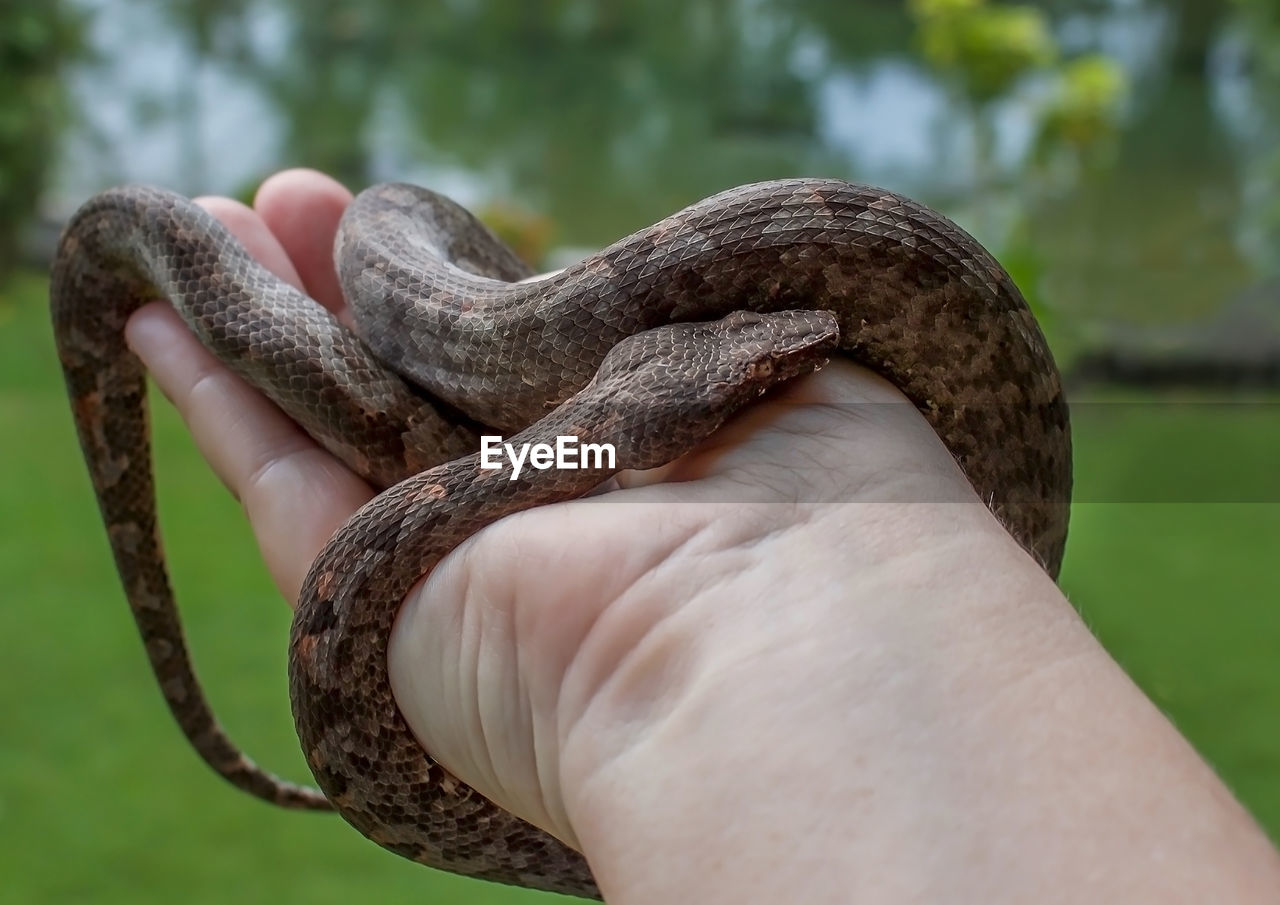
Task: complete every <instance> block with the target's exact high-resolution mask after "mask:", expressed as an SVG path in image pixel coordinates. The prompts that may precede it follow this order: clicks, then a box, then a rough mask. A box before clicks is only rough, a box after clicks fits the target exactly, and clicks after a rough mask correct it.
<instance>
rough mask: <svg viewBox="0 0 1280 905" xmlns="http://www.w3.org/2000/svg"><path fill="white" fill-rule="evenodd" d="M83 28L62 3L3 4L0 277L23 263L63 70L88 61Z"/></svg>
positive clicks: (60, 100) (61, 100)
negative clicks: (70, 64) (25, 232)
mask: <svg viewBox="0 0 1280 905" xmlns="http://www.w3.org/2000/svg"><path fill="white" fill-rule="evenodd" d="M83 52H84V43H83V40H82V31H81V22H80V19H79V17H77V16H75V15H74V14H72V13H70V12H68V11H67V8H66V4H65V3H60V2H56V0H5V6H4V9H3V12H2V13H0V277H3V276H4V275H5V274H7V273H8V272H9V271H10V270H11V269H12V268H13V267H14V266H15V265H16V264H17V262H18V259H19V255H20V244H21V241H22V231H23V230H24V229H25V228H26V227H27V225H28V224H29V223H30V222H31V220H32V218H33V216H34V215H35V213H36V205H37V203H38V202H39V199H40V195H41V192H42V191H43V189H44V186H45V182H46V180H47V179H48V177H49V173H50V167H51V166H52V164H53V162H54V160H55V154H54V149H55V147H56V141H57V138H58V134H59V132H60V130H61V128H62V126H63V125H64V124H65V122H66V120H67V99H66V88H65V84H64V82H63V80H62V78H61V73H62V69H63V67H64V65H65V64H66V63H67V62H68V61H69V60H70V59H71V58H74V57H77V56H80V55H82V54H83Z"/></svg>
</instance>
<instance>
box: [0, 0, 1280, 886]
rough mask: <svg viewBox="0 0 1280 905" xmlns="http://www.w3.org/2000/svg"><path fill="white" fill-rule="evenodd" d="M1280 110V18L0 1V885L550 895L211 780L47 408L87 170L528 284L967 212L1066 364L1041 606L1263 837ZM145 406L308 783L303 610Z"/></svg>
mask: <svg viewBox="0 0 1280 905" xmlns="http://www.w3.org/2000/svg"><path fill="white" fill-rule="evenodd" d="M1278 88H1280V0H1075V2H1072V0H1039V2H1022V3H1014V2H1001V3H996V2H994V0H993V2H984V0H918V2H908V3H899V2H890V0H612V2H608V3H598V2H592V0H538V2H534V0H510V2H497V0H494V2H481V0H447V2H446V0H441V2H424V3H405V2H391V0H361V2H359V3H357V2H353V0H317V2H309V3H305V4H304V3H302V2H296V0H177V2H161V0H60V2H55V0H5V3H4V4H3V6H0V437H3V439H2V440H0V444H2V446H0V449H3V451H4V452H3V454H4V460H3V461H4V463H5V465H6V468H5V470H4V472H3V473H2V474H0V588H3V589H4V590H3V594H4V597H5V598H6V599H7V600H8V601H9V602H8V604H7V605H5V606H4V607H2V608H0V638H3V639H4V654H3V658H2V659H0V721H2V722H0V726H2V727H3V728H0V877H4V878H5V879H4V880H3V881H2V882H0V901H4V902H8V901H13V902H42V903H43V902H111V901H117V900H118V901H128V902H138V903H145V902H171V901H175V900H181V901H186V902H190V903H197V902H226V901H240V902H245V903H249V902H276V901H281V900H286V899H287V900H296V901H307V902H314V903H329V902H332V903H349V902H352V901H415V902H423V901H427V902H436V901H439V902H467V903H498V902H504V903H505V902H509V903H515V902H528V903H532V902H535V901H545V902H550V901H553V899H552V898H551V897H549V896H541V895H538V894H533V893H527V892H523V891H516V890H507V889H503V888H499V887H493V886H489V885H486V884H481V883H477V882H473V881H468V880H461V879H458V878H453V877H449V876H445V875H442V874H437V873H435V872H430V871H426V870H424V869H421V868H418V867H416V866H414V865H410V864H408V863H406V862H402V861H400V860H399V859H397V858H395V857H393V856H391V855H387V854H385V853H383V852H381V851H379V850H377V849H376V848H374V847H373V846H372V845H371V844H369V843H366V842H365V841H364V840H362V839H361V838H359V837H358V836H357V835H356V834H355V833H354V832H353V831H350V830H349V829H348V828H347V827H346V826H345V824H342V823H341V822H340V821H339V820H337V819H336V818H333V817H327V816H318V815H300V814H288V813H283V812H277V811H274V810H272V809H270V808H268V807H266V806H264V805H261V804H258V803H257V802H255V801H252V800H250V799H248V798H246V797H244V796H242V795H241V794H239V793H236V792H233V791H232V790H230V789H229V788H228V787H225V786H224V785H223V784H222V782H221V781H220V780H218V779H216V778H215V777H214V776H213V775H212V774H210V773H209V772H208V771H207V770H206V768H205V767H204V766H203V765H202V764H200V763H199V762H198V761H197V760H196V758H195V756H194V755H193V754H192V753H191V752H190V751H189V750H188V749H187V746H186V743H185V742H184V741H183V740H182V739H181V737H180V735H179V733H178V731H177V729H176V728H175V727H174V726H173V724H172V723H171V721H170V719H169V717H168V715H167V713H166V712H165V710H164V708H163V705H162V703H161V700H160V697H159V695H158V694H157V693H156V691H155V689H154V687H153V682H152V679H151V677H150V674H149V672H148V671H147V669H146V665H145V663H144V659H143V655H142V651H141V648H140V645H139V643H138V641H137V639H136V637H135V633H134V629H133V625H132V622H131V620H130V618H129V616H128V613H127V610H126V608H125V605H124V602H123V598H122V596H121V594H120V591H119V589H118V585H117V581H116V577H115V574H114V572H113V570H112V567H111V565H110V562H109V557H108V553H107V547H106V543H105V540H104V538H103V537H102V529H101V527H100V525H99V523H98V520H97V514H96V510H95V507H94V503H93V499H92V495H91V492H90V489H89V485H88V481H87V479H86V477H85V475H84V473H83V467H82V464H81V462H80V459H79V453H78V450H77V448H76V444H75V440H74V436H73V433H72V429H71V423H70V419H69V417H68V413H67V405H66V402H65V399H64V398H63V391H62V387H61V382H60V376H59V373H58V370H57V364H56V358H55V356H54V353H53V347H52V340H51V336H50V330H49V327H48V317H47V313H46V311H47V301H46V296H45V293H46V277H45V273H46V270H47V266H48V261H49V257H50V255H51V253H52V249H53V245H54V242H55V241H56V236H57V231H58V229H59V227H60V224H61V223H62V222H63V221H64V220H65V219H66V217H67V216H68V215H69V214H70V213H71V212H72V211H73V210H74V209H75V207H76V206H77V205H78V204H79V203H80V202H82V201H83V200H85V199H86V198H87V197H88V196H89V195H91V194H93V193H94V192H96V191H98V190H100V189H103V188H105V187H107V186H109V185H112V184H115V183H118V182H122V181H130V180H132V181H141V182H149V183H156V184H160V185H164V186H168V187H170V188H174V189H177V190H179V191H182V192H184V193H188V194H197V193H210V192H214V193H224V194H231V195H235V196H238V197H241V198H245V199H248V198H250V197H251V196H252V193H253V191H254V189H255V187H256V185H257V184H258V183H259V181H260V180H261V179H262V178H263V177H265V176H266V175H268V174H270V173H271V172H273V171H275V170H277V169H279V168H282V167H286V166H313V167H317V168H320V169H324V170H327V171H329V172H331V173H333V174H334V175H336V176H337V177H338V178H340V179H341V180H343V181H344V182H345V183H346V184H347V185H349V186H350V187H351V188H353V189H358V188H360V187H362V186H364V185H366V184H368V183H370V182H374V181H380V180H387V179H397V180H408V181H413V182H419V183H422V184H424V185H428V186H431V187H434V188H436V189H438V190H441V191H444V192H446V193H448V194H451V195H453V196H454V197H456V198H457V199H458V200H460V201H462V202H464V203H466V204H468V205H471V206H473V207H474V208H475V209H476V210H477V211H478V212H480V213H481V214H482V216H483V217H484V219H486V220H487V221H488V222H489V223H490V224H491V225H493V226H494V227H495V228H496V229H497V230H499V232H501V233H502V234H503V235H505V236H506V237H507V238H508V239H510V240H511V241H512V242H513V243H514V244H515V245H516V246H517V248H518V249H519V250H520V251H521V253H522V254H523V255H524V256H525V257H526V258H527V259H529V260H530V261H531V262H533V263H535V264H538V265H540V266H543V267H552V266H560V265H563V264H564V263H566V262H568V261H572V260H573V259H575V257H579V256H581V255H583V254H585V253H586V252H587V251H589V250H591V249H594V248H597V247H599V246H601V245H603V244H606V243H608V242H609V241H612V240H613V239H616V238H618V237H620V236H622V235H624V234H626V233H628V232H630V231H632V230H634V229H636V228H639V227H641V226H644V225H647V224H649V223H651V222H653V221H655V220H657V219H658V218H660V217H662V216H665V215H666V214H669V213H671V212H673V211H674V210H676V209H677V208H680V207H682V206H684V205H686V204H689V203H691V202H693V201H695V200H697V199H699V198H701V197H703V196H705V195H708V194H711V193H712V192H715V191H717V190H720V189H723V188H726V187H728V186H731V185H734V184H738V183H743V182H750V181H755V180H762V179H773V178H779V177H784V176H793V175H801V174H804V175H823V176H834V177H841V178H845V179H850V180H854V181H860V182H871V183H878V184H881V185H885V186H888V187H890V188H892V189H895V190H897V191H899V192H904V193H907V194H910V195H913V196H916V197H918V198H920V199H921V200H923V201H925V202H927V203H929V204H932V205H933V206H935V207H937V208H939V209H940V210H942V211H944V212H946V213H947V214H949V215H950V216H952V217H953V218H955V219H956V220H958V221H959V222H960V223H961V224H962V225H963V226H965V227H966V228H967V229H969V230H970V231H971V232H973V233H974V234H975V235H977V236H978V238H979V239H981V240H982V241H983V242H984V243H985V244H986V245H987V246H988V247H989V248H990V249H991V250H992V251H993V252H994V253H995V255H996V256H997V257H998V258H999V259H1000V260H1001V261H1002V262H1003V263H1004V264H1005V265H1006V266H1007V267H1008V268H1009V270H1010V272H1011V273H1012V274H1013V275H1014V277H1015V278H1016V279H1017V281H1018V283H1019V284H1020V286H1021V287H1022V289H1023V291H1024V293H1025V294H1026V295H1027V296H1028V298H1029V299H1030V301H1031V302H1032V304H1033V306H1034V307H1035V308H1036V310H1037V313H1038V314H1039V316H1040V317H1041V319H1042V321H1043V323H1044V324H1045V326H1046V330H1047V332H1048V335H1049V337H1050V339H1051V342H1052V344H1053V345H1054V348H1055V351H1056V353H1057V355H1058V358H1059V361H1060V363H1061V364H1062V366H1063V369H1064V371H1065V372H1066V373H1067V374H1068V375H1069V380H1070V386H1071V398H1072V405H1073V419H1074V421H1075V425H1076V463H1077V465H1076V467H1077V475H1078V477H1077V492H1076V505H1075V507H1074V512H1073V525H1072V533H1071V540H1070V545H1069V548H1068V552H1067V563H1066V567H1065V571H1064V574H1063V577H1062V585H1063V587H1064V589H1065V590H1066V591H1067V593H1068V594H1069V596H1070V597H1071V599H1072V601H1073V602H1074V603H1075V605H1076V606H1078V608H1079V609H1080V610H1081V612H1082V613H1083V614H1084V617H1085V618H1086V620H1087V621H1088V623H1089V625H1090V626H1091V627H1092V628H1093V630H1094V631H1095V632H1096V633H1097V634H1098V636H1099V637H1100V638H1101V640H1102V642H1103V643H1104V644H1105V645H1106V646H1107V647H1108V649H1109V650H1110V651H1112V653H1113V654H1114V655H1115V656H1116V657H1117V658H1118V659H1119V661H1120V662H1121V663H1122V664H1123V665H1124V666H1125V668H1126V669H1127V670H1128V671H1129V672H1130V674H1131V675H1132V676H1133V677H1134V679H1135V680H1136V681H1137V682H1138V683H1139V684H1141V685H1142V687H1143V688H1144V689H1145V690H1146V691H1147V693H1148V694H1150V695H1151V696H1152V697H1153V698H1154V700H1155V701H1156V702H1157V704H1158V705H1159V706H1160V707H1161V708H1163V709H1164V710H1165V712H1166V713H1168V714H1169V715H1170V716H1171V718H1172V719H1173V720H1174V721H1175V722H1176V723H1177V725H1178V726H1179V727H1180V728H1181V729H1182V731H1183V732H1185V733H1186V734H1187V735H1188V737H1189V738H1190V739H1191V740H1192V742H1193V743H1194V744H1195V745H1196V746H1197V748H1198V749H1199V750H1200V751H1201V752H1202V753H1203V754H1204V756H1205V757H1206V758H1207V759H1208V760H1209V761H1210V762H1211V763H1212V764H1213V765H1214V767H1215V768H1216V769H1217V770H1218V771H1219V772H1220V774H1221V775H1222V776H1223V777H1224V779H1225V780H1226V781H1227V783H1228V784H1229V785H1230V786H1231V787H1232V789H1233V790H1234V791H1235V792H1236V794H1238V795H1239V796H1240V797H1241V799H1242V800H1243V801H1244V802H1245V804H1246V805H1247V806H1248V807H1249V808H1250V810H1251V811H1252V812H1253V813H1254V814H1255V815H1256V816H1257V817H1258V819H1259V820H1260V821H1261V822H1262V823H1263V824H1264V826H1265V827H1266V828H1267V829H1268V831H1269V832H1270V833H1271V834H1272V836H1273V838H1276V837H1277V836H1278V835H1280V722H1278V721H1277V715H1278V714H1280V664H1278V663H1277V658H1276V656H1275V654H1276V651H1277V649H1280V608H1278V607H1277V606H1276V603H1277V602H1278V601H1280V578H1278V577H1277V570H1276V568H1275V566H1274V562H1273V560H1272V558H1271V557H1272V556H1273V555H1274V554H1276V552H1277V548H1278V546H1280V545H1278V543H1277V542H1278V541H1280V468H1278V467H1277V463H1278V462H1280V455H1278V453H1280V417H1277V416H1278V415H1280V408H1278V407H1277V406H1276V402H1277V401H1278V400H1280V391H1278V390H1277V386H1280V255H1278V254H1277V251H1278V250H1280V141H1278V140H1277V139H1278V137H1280V91H1278V90H1277V89H1278ZM155 408H156V435H157V439H156V443H157V447H158V450H157V455H158V458H159V471H160V493H161V509H162V517H163V521H164V524H165V527H166V539H167V543H168V550H169V553H170V556H171V562H172V568H173V572H174V578H175V583H176V586H177V589H178V593H179V597H180V599H181V601H182V604H183V606H184V608H185V612H186V619H187V624H188V630H189V634H190V636H191V638H192V642H193V646H194V649H195V654H196V656H197V658H198V660H197V662H198V665H199V667H200V670H201V672H202V674H203V676H204V678H205V680H206V683H207V685H208V687H209V689H210V694H211V696H212V698H213V701H214V703H215V707H216V708H217V709H218V710H219V712H220V713H221V715H222V717H223V718H224V721H225V723H226V724H227V725H228V726H229V728H230V729H231V730H232V732H233V734H234V736H235V737H236V738H237V739H238V740H239V741H240V742H241V744H243V745H244V747H245V748H246V749H247V750H248V751H249V752H250V753H251V754H252V755H255V756H256V757H257V758H258V759H259V760H261V761H263V762H265V763H267V764H268V765H271V766H273V767H276V768H278V769H279V770H281V771H282V772H285V773H288V774H289V775H292V776H294V777H297V778H302V777H305V775H306V773H305V766H304V765H303V764H302V760H301V758H300V756H299V755H298V754H297V751H296V747H297V745H296V739H295V738H294V737H293V730H292V724H291V721H290V719H289V716H288V704H287V692H286V686H285V674H284V667H285V638H286V631H287V623H288V611H287V609H286V607H285V606H284V605H283V604H282V602H281V601H280V600H279V599H278V596H277V594H276V593H275V591H274V590H273V589H272V587H271V585H270V583H269V582H268V580H267V578H266V576H265V572H264V570H263V569H262V567H261V565H260V564H259V562H258V558H257V554H256V551H255V549H254V547H253V544H252V542H251V539H250V537H249V533H248V531H247V530H246V527H245V525H244V524H243V523H242V520H241V517H240V513H239V510H238V507H237V505H236V503H235V502H234V501H233V500H231V499H230V498H229V497H228V495H227V494H226V493H225V492H224V491H223V490H222V488H221V487H220V486H219V485H218V484H217V483H216V481H214V480H213V479H212V478H211V477H210V476H209V475H208V473H207V471H206V469H205V467H204V465H203V463H202V462H201V461H200V460H199V458H198V456H197V455H196V454H195V452H194V451H193V449H192V447H191V445H190V443H189V442H188V441H187V439H186V437H185V435H184V434H183V432H182V430H181V428H180V426H179V425H178V424H177V423H176V421H175V419H174V418H173V416H172V413H171V412H170V411H169V410H168V409H167V407H166V406H165V405H164V403H163V401H161V402H160V403H159V404H158V405H156V406H155ZM796 843H797V844H802V843H803V840H796Z"/></svg>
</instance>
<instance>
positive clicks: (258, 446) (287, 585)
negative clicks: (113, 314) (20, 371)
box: [125, 303, 372, 602]
mask: <svg viewBox="0 0 1280 905" xmlns="http://www.w3.org/2000/svg"><path fill="white" fill-rule="evenodd" d="M125 332H126V338H127V339H128V342H129V345H130V347H131V348H132V349H133V350H134V352H135V353H136V354H137V355H138V357H139V358H141V359H142V361H143V363H144V364H145V365H146V366H147V369H148V370H149V371H150V372H151V374H152V376H153V377H154V379H155V381H156V384H157V385H158V386H159V387H160V389H161V391H162V392H163V393H164V394H165V396H167V397H168V398H169V399H170V401H172V402H173V404H174V407H175V408H177V410H178V413H179V415H181V417H182V419H183V421H184V422H186V424H187V427H188V429H189V430H190V431H191V435H192V437H193V438H194V440H195V442H196V446H197V447H198V448H199V450H200V452H201V454H202V455H203V456H204V457H205V459H207V460H208V462H209V464H210V465H211V466H212V468H213V470H214V472H215V473H216V474H217V475H218V477H219V478H221V480H222V482H223V483H224V484H225V485H226V486H227V487H228V488H229V489H230V491H231V492H232V494H234V495H235V496H236V498H237V499H239V500H240V502H241V505H243V507H244V509H245V513H246V514H247V515H248V517H249V521H250V522H251V523H252V525H253V530H254V534H255V536H256V537H257V540H258V545H259V547H260V548H261V550H262V555H263V559H264V560H265V561H266V564H267V568H268V570H269V571H270V573H271V576H272V578H273V579H274V581H275V583H276V586H277V587H278V588H280V591H281V593H282V594H284V596H285V599H287V600H289V601H290V602H292V601H294V600H296V599H297V595H298V589H299V588H300V587H301V586H302V580H303V578H304V577H305V576H306V573H307V569H308V568H309V567H310V565H311V561H312V560H313V559H314V558H315V556H316V554H317V553H318V552H319V551H320V548H321V547H323V546H324V544H325V543H326V542H327V541H328V539H329V537H330V536H331V535H332V534H333V532H334V531H336V530H337V529H338V528H339V527H340V526H341V525H342V523H343V522H344V521H345V520H346V519H347V517H348V516H349V515H350V514H351V513H352V512H354V511H355V510H356V508H358V507H359V506H360V505H361V504H363V503H364V502H365V501H366V500H368V499H369V498H370V497H371V496H372V491H371V489H370V488H369V486H368V485H367V484H365V483H364V482H363V481H362V480H360V479H359V478H358V477H356V475H354V474H353V473H352V472H350V471H349V470H348V469H347V468H346V467H344V466H343V465H342V464H341V463H340V462H338V461H337V460H336V459H334V458H333V457H332V456H331V455H329V453H327V452H326V451H324V450H323V449H321V448H320V447H319V446H317V445H316V443H315V442H314V441H313V440H311V438H310V437H308V436H307V435H306V434H305V433H303V432H302V431H301V430H300V429H299V428H298V427H297V426H296V425H295V424H294V423H293V422H292V421H291V420H290V419H289V418H288V417H286V416H285V415H284V413H282V412H281V411H280V410H279V409H278V408H276V407H275V406H274V405H273V404H272V403H271V402H270V401H269V400H267V398H266V397H265V396H263V395H262V394H261V393H259V392H257V391H256V390H254V389H253V388H252V387H250V386H249V385H248V384H246V383H245V382H244V381H242V380H241V379H240V378H239V377H237V376H236V375H235V374H233V373H232V372H231V371H230V370H228V369H227V368H226V367H224V366H223V365H222V364H221V363H220V362H219V361H217V360H216V359H215V358H214V357H213V356H212V355H211V354H209V352H208V351H207V350H206V349H205V348H204V347H203V346H201V345H200V343H199V342H198V341H197V340H196V338H195V337H194V336H193V335H192V334H191V332H190V331H189V330H188V329H187V328H186V325H185V324H183V323H182V321H181V320H180V319H179V318H178V316H177V314H176V313H175V312H174V311H173V309H172V308H171V307H169V306H168V305H166V304H163V303H155V304H152V305H148V306H146V307H145V308H143V309H141V310H139V311H138V313H137V314H135V315H134V317H133V318H131V319H130V321H129V324H128V327H127V328H126V331H125Z"/></svg>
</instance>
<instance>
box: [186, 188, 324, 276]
mask: <svg viewBox="0 0 1280 905" xmlns="http://www.w3.org/2000/svg"><path fill="white" fill-rule="evenodd" d="M195 202H196V204H198V205H200V206H201V207H203V208H204V209H205V210H207V211H208V212H209V213H211V214H213V216H215V217H217V218H218V219H219V220H221V221H222V225H223V226H225V227H226V228H227V229H228V230H230V231H231V234H232V235H233V236H235V237H236V238H237V239H239V240H240V244H241V245H243V246H244V247H245V248H246V249H248V251H249V254H251V255H253V256H254V257H255V258H257V259H258V261H259V262H260V263H261V264H262V265H263V266H265V267H266V268H267V269H268V270H270V271H271V272H272V273H274V274H275V275H276V276H278V277H279V278H280V279H282V280H284V281H285V282H287V283H290V284H291V285H293V286H295V287H296V288H298V289H303V291H305V289H304V287H303V284H302V278H301V277H299V276H298V270H297V268H295V267H294V266H293V262H292V261H291V260H289V254H288V252H286V251H285V249H284V246H283V245H281V244H280V240H279V239H277V238H276V236H275V234H274V233H272V231H271V228H270V227H269V226H267V224H266V222H265V221H264V220H263V219H262V217H261V216H259V215H258V213H257V212H256V211H254V210H253V209H252V208H249V207H246V206H245V205H243V204H241V203H240V202H239V201H234V200H232V199H231V198H223V197H221V196H215V195H206V196H204V197H200V198H196V199H195Z"/></svg>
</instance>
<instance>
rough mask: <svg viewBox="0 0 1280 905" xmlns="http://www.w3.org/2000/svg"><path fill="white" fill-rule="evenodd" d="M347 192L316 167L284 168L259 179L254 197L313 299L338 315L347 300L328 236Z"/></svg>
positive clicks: (334, 230) (348, 197)
mask: <svg viewBox="0 0 1280 905" xmlns="http://www.w3.org/2000/svg"><path fill="white" fill-rule="evenodd" d="M350 203H351V193H350V192H349V191H347V189H346V188H345V187H344V186H343V185H342V184H341V183H339V182H337V181H336V180H334V179H332V178H331V177H329V176H326V175H325V174H324V173H320V172H317V171H316V170H305V169H296V170H285V171H284V172H281V173H276V174H275V175H274V176H272V177H270V178H269V179H267V181H266V182H264V183H262V186H261V187H260V188H259V189H258V194H257V196H256V197H255V198H254V200H253V206H254V209H255V210H256V211H257V212H258V215H259V216H260V217H261V218H262V221H263V222H264V223H265V224H266V225H267V226H268V227H269V228H270V229H271V231H272V232H273V233H274V234H275V235H276V237H277V238H278V239H279V241H280V243H281V245H283V247H284V249H285V251H286V252H287V253H288V255H289V259H290V260H291V261H292V262H293V266H294V267H296V268H297V272H298V273H299V274H300V275H301V276H302V285H303V287H304V289H305V291H306V292H307V294H308V295H310V296H311V297H312V298H314V299H316V300H317V301H319V302H320V303H321V304H323V305H324V306H325V307H326V308H328V309H329V310H330V311H332V312H334V313H335V314H338V315H339V316H343V314H344V311H345V308H346V305H345V303H344V302H343V299H342V289H341V288H340V286H339V284H338V274H337V271H336V270H335V268H334V262H333V238H334V235H335V234H336V233H337V231H338V221H339V220H340V219H341V218H342V212H343V211H344V210H346V208H347V205H348V204H350Z"/></svg>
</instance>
